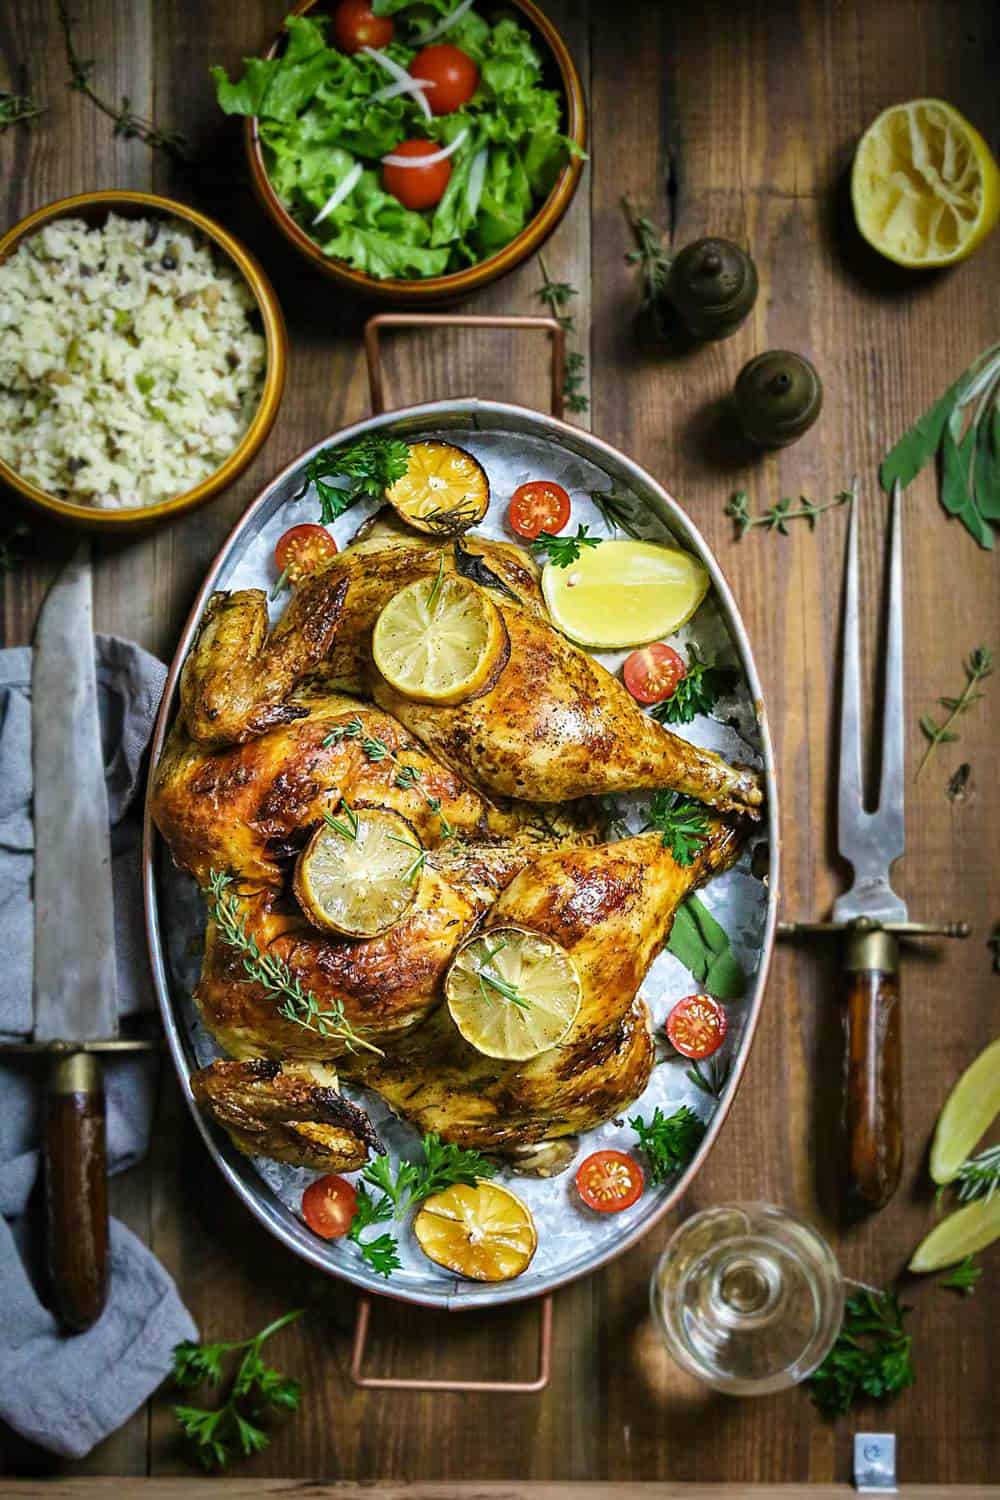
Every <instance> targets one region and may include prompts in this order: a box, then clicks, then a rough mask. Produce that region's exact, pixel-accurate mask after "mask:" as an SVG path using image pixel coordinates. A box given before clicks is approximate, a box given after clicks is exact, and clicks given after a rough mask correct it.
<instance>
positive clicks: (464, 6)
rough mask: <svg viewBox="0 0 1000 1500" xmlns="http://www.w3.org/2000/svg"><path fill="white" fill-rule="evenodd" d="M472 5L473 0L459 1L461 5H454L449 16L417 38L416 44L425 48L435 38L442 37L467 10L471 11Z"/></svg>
mask: <svg viewBox="0 0 1000 1500" xmlns="http://www.w3.org/2000/svg"><path fill="white" fill-rule="evenodd" d="M473 3H474V0H461V4H460V5H456V6H455V9H454V10H453V11H452V12H451V14H450V15H448V16H445V17H444V19H443V20H441V21H439V22H438V23H437V25H436V26H432V27H431V29H430V31H425V32H423V34H422V35H421V36H418V37H417V42H418V43H419V44H420V46H421V47H426V46H427V43H428V42H433V40H434V38H435V37H437V36H444V34H445V32H446V31H450V30H451V28H452V27H453V26H454V24H455V22H456V21H458V20H460V19H461V18H462V16H464V15H465V12H466V11H467V10H471V9H472V6H473Z"/></svg>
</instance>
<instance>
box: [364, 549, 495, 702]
mask: <svg viewBox="0 0 1000 1500" xmlns="http://www.w3.org/2000/svg"><path fill="white" fill-rule="evenodd" d="M372 655H373V656H374V658H375V665H376V667H377V668H378V670H379V671H380V672H381V673H382V676H383V677H384V678H385V680H386V682H388V683H389V685H390V687H394V688H395V689H396V691H397V692H399V693H402V694H403V695H404V696H405V697H407V698H413V699H415V700H416V701H417V702H418V703H442V704H452V703H463V702H464V701H465V700H466V698H472V697H475V696H476V694H478V693H482V692H484V691H485V690H486V689H487V688H488V687H490V686H491V685H492V684H493V682H495V681H496V678H497V676H498V675H499V673H500V671H501V670H502V668H503V666H504V664H505V663H506V661H507V658H508V656H509V655H510V642H509V640H508V638H507V627H506V626H505V625H504V623H503V619H502V617H501V615H500V612H499V610H498V609H497V607H496V605H495V604H494V603H493V601H492V599H490V598H488V597H487V595H486V594H485V593H484V592H483V590H482V589H480V588H479V587H478V586H477V585H476V584H474V583H470V582H469V581H468V579H465V578H459V577H458V576H456V575H451V574H449V575H448V576H447V577H446V576H445V575H444V574H443V572H442V571H441V570H439V571H438V573H437V576H436V577H434V578H422V579H420V580H419V581H418V582H417V583H411V584H410V585H409V586H408V587H407V588H405V589H401V590H400V592H399V593H398V594H394V595H393V597H392V598H391V599H390V600H389V602H388V604H387V605H386V606H385V607H384V609H383V610H382V613H381V614H380V615H379V617H378V620H377V621H376V622H375V630H374V633H373V635H372Z"/></svg>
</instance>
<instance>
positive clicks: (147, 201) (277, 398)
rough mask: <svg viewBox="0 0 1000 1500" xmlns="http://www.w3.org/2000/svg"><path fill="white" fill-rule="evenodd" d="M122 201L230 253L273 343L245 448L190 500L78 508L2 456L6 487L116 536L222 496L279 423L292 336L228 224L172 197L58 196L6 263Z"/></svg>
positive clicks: (12, 233) (4, 250)
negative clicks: (71, 220)
mask: <svg viewBox="0 0 1000 1500" xmlns="http://www.w3.org/2000/svg"><path fill="white" fill-rule="evenodd" d="M118 204H132V205H135V206H137V207H140V208H149V209H154V210H155V211H156V212H157V213H158V214H170V215H172V216H173V217H175V218H178V219H183V220H184V221H185V222H186V223H188V224H192V225H194V227H195V228H196V229H200V230H201V231H202V233H203V234H206V235H207V236H208V237H209V239H211V240H214V241H215V243H216V244H217V245H218V246H219V248H220V250H223V251H225V253H226V255H227V256H228V257H229V259H230V260H231V261H233V262H234V263H235V265H236V267H237V269H238V270H239V271H240V272H241V274H242V275H243V278H244V280H245V281H246V283H247V285H248V286H249V288H250V290H251V292H252V293H253V296H254V300H255V301H256V303H257V307H258V308H259V310H260V316H261V320H262V322H263V325H264V337H265V340H266V343H267V367H266V370H265V374H264V388H263V390H262V391H261V395H260V401H259V403H258V406H257V410H256V412H255V413H254V416H253V420H252V421H251V423H250V426H249V427H248V428H247V430H246V432H245V433H244V434H243V438H242V441H241V442H240V444H239V447H237V448H236V449H234V451H233V452H232V453H231V454H230V455H229V457H228V458H227V459H226V461H225V462H224V463H223V464H221V465H220V466H219V468H217V469H215V470H214V471H213V473H211V474H209V476H208V477H207V479H203V480H202V481H201V483H200V484H197V485H195V487H194V489H190V490H185V492H184V494H183V495H175V496H174V497H173V499H170V500H161V501H159V502H158V503H157V504H156V505H132V506H128V507H127V508H124V509H121V510H98V509H96V508H92V507H90V506H87V505H74V504H73V503H72V502H71V501H69V500H60V499H59V498H58V496H56V495H50V494H48V493H47V491H45V490H42V489H39V488H38V486H37V485H34V484H31V483H30V481H29V480H27V479H24V478H22V477H21V475H20V474H18V473H17V471H16V470H15V469H12V468H11V467H10V466H9V464H6V463H4V461H3V459H0V482H2V483H4V484H7V485H9V486H10V488H11V489H13V490H16V491H17V493H18V494H20V495H22V496H23V497H24V499H25V500H30V501H31V502H32V504H34V505H38V506H41V507H42V509H44V510H47V511H49V512H51V513H52V514H54V515H57V516H60V517H62V518H63V519H64V520H68V521H75V522H76V523H77V525H80V526H84V527H87V528H90V529H95V530H102V531H103V530H107V531H115V530H120V529H122V528H125V527H128V526H145V525H148V524H149V523H150V522H152V521H161V520H163V519H164V518H165V517H166V516H174V515H178V514H179V513H180V512H181V511H184V510H192V509H193V508H194V507H195V506H196V505H201V504H203V503H204V502H205V501H206V500H209V499H211V497H212V496H213V495H216V494H218V493H219V491H220V490H222V489H224V488H225V486H226V485H227V484H229V483H231V481H232V480H234V479H235V478H236V476H237V475H238V474H241V473H242V472H243V470H244V469H245V468H246V466H247V464H249V462H250V460H251V459H252V458H253V457H254V455H255V454H256V452H257V450H258V449H259V448H260V446H261V444H262V443H263V441H264V439H265V438H266V437H267V435H268V433H269V432H270V430H271V428H272V426H273V425H274V419H275V417H276V416H277V415H278V406H279V405H280V402H281V395H282V392H283V390H284V387H285V371H286V368H287V364H288V335H287V333H286V332H285V320H284V318H283V316H282V313H281V306H280V304H279V302H278V299H277V297H276V295H275V292H274V288H273V287H272V285H271V283H270V281H269V280H268V279H267V276H266V274H265V272H264V269H263V267H262V266H261V265H260V263H259V262H258V261H257V259H256V257H255V256H253V255H251V253H250V251H249V250H247V249H246V247H245V246H243V245H241V244H240V242H239V240H237V239H235V238H234V237H233V236H232V235H231V234H230V233H229V232H228V230H226V229H223V227H222V225H221V224H217V223H216V222H215V220H214V219H209V218H206V216H205V215H204V214H201V213H199V212H198V210H197V209H194V208H188V206H187V204H185V203H178V202H176V201H175V200H174V199H173V198H162V197H160V195H159V194H158V193H131V192H117V191H114V190H109V191H106V192H99V193H77V194H75V195H74V196H73V197H71V198H59V199H58V200H57V201H56V202H54V203H47V204H46V205H45V207H44V208H39V209H36V210H35V212H34V213H31V214H29V215H28V216H27V218H25V219H22V220H21V221H20V223H18V224H15V225H14V227H13V229H9V230H8V231H7V233H6V234H5V235H4V236H3V238H2V239H0V262H3V261H5V260H6V259H7V258H8V256H10V255H11V254H12V253H13V252H14V251H15V250H16V249H17V248H18V246H19V245H20V244H21V242H22V241H23V240H25V239H27V238H28V237H29V236H30V235H32V234H34V233H36V232H37V231H38V230H39V229H41V228H42V227H43V226H44V225H46V224H48V223H50V222H51V221H52V220H53V219H62V218H67V217H69V216H71V215H72V214H74V213H79V212H80V211H81V210H85V209H93V208H95V207H96V208H106V209H107V210H108V211H109V212H111V211H113V209H114V208H115V206H116V205H118Z"/></svg>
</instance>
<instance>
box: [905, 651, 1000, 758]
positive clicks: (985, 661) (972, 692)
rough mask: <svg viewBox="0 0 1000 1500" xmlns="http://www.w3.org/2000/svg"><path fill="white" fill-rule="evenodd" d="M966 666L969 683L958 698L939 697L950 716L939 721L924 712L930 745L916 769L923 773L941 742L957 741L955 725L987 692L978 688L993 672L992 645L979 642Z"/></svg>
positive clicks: (966, 680) (922, 721)
mask: <svg viewBox="0 0 1000 1500" xmlns="http://www.w3.org/2000/svg"><path fill="white" fill-rule="evenodd" d="M963 666H964V668H965V686H964V688H963V689H962V691H961V693H959V695H958V697H957V698H939V699H938V702H939V703H940V705H941V707H942V708H944V709H947V717H946V718H945V719H944V720H943V722H942V723H940V724H938V723H937V722H936V720H934V719H932V718H931V716H930V714H923V715H922V717H921V720H920V728H921V729H922V730H923V732H924V734H925V736H926V737H927V749H926V750H925V751H924V753H923V758H922V759H921V762H920V764H919V766H918V767H917V770H916V776H919V775H920V773H921V771H922V770H923V769H924V766H925V765H926V764H927V762H928V760H929V759H930V757H931V755H932V754H933V752H934V751H935V750H936V749H937V747H938V745H950V744H954V742H955V740H957V739H958V735H957V733H956V732H955V730H954V729H952V727H951V726H952V725H953V724H954V722H955V720H956V719H958V718H960V717H961V715H962V714H965V713H968V711H969V709H970V708H972V706H973V704H975V703H978V702H979V701H980V699H981V698H982V697H983V694H982V693H980V692H979V691H978V688H979V684H980V683H981V682H983V681H984V680H985V679H986V678H987V677H991V676H992V675H993V652H992V651H991V650H990V648H989V647H988V646H977V647H976V649H975V651H973V652H972V653H971V654H970V656H969V659H968V661H966V662H963ZM916 776H915V777H914V780H916Z"/></svg>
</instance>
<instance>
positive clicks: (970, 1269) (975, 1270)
mask: <svg viewBox="0 0 1000 1500" xmlns="http://www.w3.org/2000/svg"><path fill="white" fill-rule="evenodd" d="M982 1274H983V1268H982V1266H978V1265H977V1264H976V1257H975V1256H974V1255H967V1256H966V1257H965V1259H964V1260H963V1261H960V1262H959V1264H958V1265H957V1266H952V1268H951V1270H950V1271H949V1272H948V1274H947V1276H939V1277H938V1286H944V1287H949V1288H950V1289H951V1290H952V1291H955V1292H964V1293H965V1295H966V1296H967V1297H971V1296H972V1294H973V1292H974V1291H975V1290H976V1282H977V1281H978V1280H979V1278H980V1276H982Z"/></svg>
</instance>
